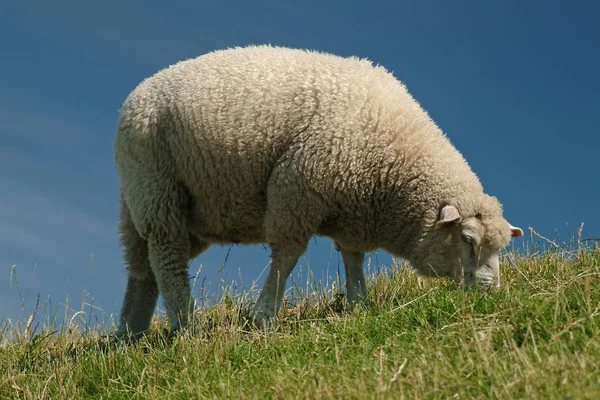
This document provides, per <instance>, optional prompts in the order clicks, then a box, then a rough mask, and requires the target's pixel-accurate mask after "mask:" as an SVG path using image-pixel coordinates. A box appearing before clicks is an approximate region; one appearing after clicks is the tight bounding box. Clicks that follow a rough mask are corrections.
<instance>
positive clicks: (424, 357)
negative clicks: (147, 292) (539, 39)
mask: <svg viewBox="0 0 600 400" xmlns="http://www.w3.org/2000/svg"><path fill="white" fill-rule="evenodd" d="M501 268H502V289H501V290H500V291H498V292H493V293H484V292H479V291H470V290H457V288H456V286H455V285H454V284H453V283H451V282H449V281H447V280H443V279H429V280H425V279H419V278H417V277H416V276H415V275H414V274H413V273H411V272H409V271H407V270H406V268H401V266H400V265H395V266H393V267H391V268H389V269H387V270H385V271H383V272H380V273H379V274H372V275H371V278H370V287H369V290H370V299H371V303H372V304H371V305H369V306H367V307H364V308H356V309H354V310H348V309H346V308H345V305H344V302H343V301H342V300H343V296H342V295H341V294H339V293H338V292H337V290H336V289H335V288H334V289H332V290H329V291H327V292H316V293H313V294H312V295H310V296H303V295H298V294H297V293H298V292H294V290H292V291H291V292H292V293H291V297H292V299H293V300H289V301H288V302H287V303H286V304H285V309H284V311H283V312H282V313H281V314H280V324H279V327H278V329H277V330H276V331H275V332H272V333H269V334H264V333H261V332H259V331H257V330H256V329H250V328H249V327H248V326H247V325H246V324H245V317H244V315H245V313H246V310H247V307H249V306H250V305H251V304H249V300H248V298H249V297H248V294H243V295H235V296H229V295H226V296H224V298H223V300H222V301H221V302H220V303H219V304H217V305H215V306H212V307H211V308H207V309H204V310H202V311H199V312H198V315H197V318H196V325H197V326H196V327H197V328H198V329H196V332H195V333H194V334H190V333H185V334H179V335H175V336H174V337H170V338H169V337H166V336H165V335H163V334H162V332H163V330H164V328H165V326H166V324H165V321H164V320H163V319H161V320H160V321H159V320H156V321H154V323H153V328H152V332H151V334H150V335H149V336H148V337H147V338H145V339H143V340H142V341H141V342H140V343H138V344H137V345H133V344H130V345H126V344H123V343H119V344H110V343H108V341H107V340H105V339H103V338H102V337H101V336H100V335H99V333H98V332H96V331H91V332H82V330H81V329H69V328H70V327H69V324H66V325H64V326H63V329H62V330H61V331H60V332H58V333H56V332H52V331H44V329H41V330H40V329H38V331H33V329H32V328H31V326H27V324H26V323H25V324H24V325H25V328H24V329H22V330H20V331H19V332H1V333H0V335H3V336H5V337H6V336H8V334H9V333H11V334H13V335H14V336H15V338H14V339H13V340H11V341H10V342H7V344H6V345H5V346H4V348H2V349H0V398H1V399H10V398H35V399H42V398H52V399H58V398H60V399H63V398H105V399H106V398H110V399H119V398H123V399H155V398H156V399H159V398H160V399H187V398H260V399H263V398H307V399H318V398H409V399H420V398H463V399H465V398H502V399H513V398H578V399H579V398H590V399H591V398H600V248H598V247H595V248H587V249H583V250H578V251H572V252H568V251H560V250H556V251H546V252H544V253H538V254H533V255H528V256H519V255H517V254H514V253H509V254H507V255H505V256H504V257H503V259H502V267H501ZM6 329H8V328H6ZM11 329H16V328H11Z"/></svg>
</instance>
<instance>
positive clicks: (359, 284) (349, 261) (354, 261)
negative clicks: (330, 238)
mask: <svg viewBox="0 0 600 400" xmlns="http://www.w3.org/2000/svg"><path fill="white" fill-rule="evenodd" d="M336 247H337V248H338V249H339V250H340V252H341V253H342V259H343V260H344V270H345V272H346V296H347V298H348V302H349V303H350V304H351V305H354V304H357V303H362V302H364V301H365V300H367V285H366V280H365V274H364V272H363V263H364V260H365V253H361V252H358V251H347V250H344V249H342V248H340V247H339V245H337V243H336Z"/></svg>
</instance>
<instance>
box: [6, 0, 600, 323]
mask: <svg viewBox="0 0 600 400" xmlns="http://www.w3.org/2000/svg"><path fill="white" fill-rule="evenodd" d="M598 15H600V3H599V2H594V1H573V2H569V1H550V0H541V1H531V0H529V1H516V0H500V1H491V0H488V1H475V0H473V1H452V2H449V1H442V0H439V1H410V0H409V1H368V2H367V1H360V2H359V1H356V2H355V1H349V0H345V1H325V0H320V1H308V0H303V1H297V2H291V1H244V2H242V1H202V2H200V1H196V2H193V1H183V0H181V1H177V0H172V1H168V2H166V1H148V0H145V1H141V0H138V1H134V0H130V1H116V0H103V1H75V0H72V1H68V0H61V1H42V0H38V1H33V0H20V1H12V2H4V3H3V5H2V8H1V11H0V58H1V60H2V61H0V321H2V320H5V321H6V318H15V317H16V316H18V313H19V310H20V308H21V302H20V300H19V299H20V295H19V293H18V291H17V288H16V286H17V285H16V284H15V281H14V275H13V274H11V270H12V267H13V265H16V272H17V278H18V283H19V285H18V286H19V288H20V290H21V291H22V295H23V296H25V298H26V307H27V310H28V311H30V310H31V309H32V307H33V306H34V304H35V298H36V296H37V295H38V293H39V295H40V301H41V302H42V303H46V302H48V298H50V301H51V304H52V310H59V311H60V310H61V303H64V302H65V300H66V299H67V297H70V298H72V302H73V306H74V307H75V308H77V309H78V308H79V304H80V297H81V295H82V293H84V291H85V293H88V295H87V301H90V302H93V303H94V304H95V305H96V306H97V307H99V308H100V309H102V310H103V312H105V313H106V314H111V313H114V312H115V311H118V309H119V307H120V303H121V297H122V295H123V292H124V288H125V282H126V275H125V270H124V266H123V263H122V261H121V250H120V248H119V246H118V237H117V234H116V226H117V213H118V198H119V195H118V181H117V178H116V174H115V170H114V165H113V152H112V141H113V137H114V132H115V127H116V122H117V118H118V110H119V108H120V106H121V104H122V102H123V101H124V99H125V97H126V96H127V94H128V93H129V92H130V91H131V90H132V89H134V88H135V86H136V85H137V84H138V83H139V82H140V81H141V80H142V79H144V78H146V77H148V76H150V75H152V74H153V73H155V72H156V71H158V70H160V69H162V68H164V67H166V66H168V65H170V64H173V63H175V62H177V61H179V60H182V59H186V58H192V57H195V56H198V55H200V54H203V53H206V52H209V51H211V50H215V49H222V48H226V47H232V46H241V45H246V44H262V43H270V44H274V45H283V46H290V47H301V48H310V49H317V50H322V51H327V52H332V53H335V54H339V55H342V56H349V55H357V56H360V57H366V58H369V59H371V60H372V61H373V62H375V63H378V64H382V65H384V66H386V67H387V68H388V69H389V70H390V71H392V72H393V73H394V74H395V76H396V77H398V78H399V79H400V80H402V81H404V82H405V83H406V84H407V86H408V88H409V90H410V91H411V93H412V94H413V95H414V96H415V97H416V98H417V99H418V100H419V102H420V103H421V104H422V105H423V106H424V108H425V109H426V110H427V111H428V112H429V113H430V115H431V116H432V117H433V118H434V119H435V121H436V122H437V123H438V125H439V126H440V127H441V128H442V129H443V130H444V131H445V132H446V133H447V134H448V136H449V137H450V139H451V140H452V142H453V143H454V144H455V146H456V147H457V148H458V149H459V150H460V151H461V152H462V153H463V154H464V155H465V157H466V159H467V160H468V162H469V163H470V165H471V166H472V168H473V170H474V171H475V172H476V173H477V174H478V175H479V177H480V179H481V181H482V183H483V185H484V188H485V190H486V191H487V192H488V193H490V194H492V195H495V196H497V197H498V198H499V199H500V201H501V202H502V203H503V204H504V209H505V216H506V217H507V218H508V219H509V221H510V222H511V223H512V224H513V225H518V226H520V227H521V228H523V229H524V230H525V231H526V235H527V234H528V227H533V228H534V229H535V230H536V231H538V232H540V233H541V234H543V235H545V236H548V237H551V238H555V237H556V234H555V230H557V231H558V233H559V234H560V236H561V238H563V239H564V238H565V237H567V236H568V229H571V231H576V230H577V228H578V227H579V225H580V224H581V223H582V222H583V223H585V227H584V236H586V237H598V236H600V211H599V210H600V201H599V200H598V199H599V198H600V186H599V185H598V183H599V178H598V176H599V162H598V158H599V157H600V137H599V135H598V133H599V132H598V116H599V115H600V75H599V72H598V71H600V51H599V48H600V22H599V21H600V20H599V18H598ZM523 240H524V239H517V241H515V245H516V246H518V247H520V246H522V245H523ZM228 249H229V248H228V247H213V248H212V249H210V250H209V251H208V252H206V253H205V254H203V255H202V256H201V257H200V258H198V259H196V260H195V261H194V262H193V264H192V267H191V269H190V272H191V273H192V274H194V273H196V271H197V270H198V268H199V267H200V265H202V269H201V271H200V273H199V279H200V280H203V279H205V286H206V287H207V288H208V289H209V291H212V292H214V291H216V289H217V287H218V285H219V282H220V280H223V281H225V282H230V281H231V280H234V279H235V280H238V281H239V279H240V278H241V279H242V281H243V285H246V286H249V285H250V284H251V283H252V281H253V280H254V279H256V278H257V277H258V275H259V273H260V272H261V271H262V270H263V269H264V267H265V266H266V265H267V263H268V261H269V257H268V252H267V251H266V250H265V249H264V248H263V247H260V246H255V247H240V246H236V247H233V248H232V249H231V252H230V254H229V257H228V258H227V262H226V263H225V268H224V269H223V270H222V268H221V266H222V264H223V263H224V261H225V259H226V256H227V252H228ZM330 252H331V242H330V241H328V240H325V239H318V240H316V241H313V242H311V245H310V248H309V251H308V252H307V254H306V257H305V259H303V260H301V264H302V268H303V270H304V271H305V272H306V265H307V264H310V268H311V270H312V271H313V273H314V275H315V276H316V278H317V279H320V278H321V277H324V276H325V275H326V273H327V269H326V267H327V265H328V260H329V257H330ZM92 254H93V260H92V261H91V262H90V259H91V255H92ZM389 261H390V257H389V255H386V254H383V253H380V254H379V257H378V258H377V260H376V259H375V258H374V259H373V262H374V263H376V262H379V263H384V264H385V263H388V264H389ZM338 262H339V257H338V256H337V254H336V252H333V254H332V256H331V261H330V262H329V274H330V275H333V274H334V273H335V272H336V271H337V268H338ZM304 276H306V274H304ZM263 277H264V274H263ZM261 282H262V280H260V281H259V283H261ZM195 295H196V296H199V294H198V291H195ZM161 305H162V303H161Z"/></svg>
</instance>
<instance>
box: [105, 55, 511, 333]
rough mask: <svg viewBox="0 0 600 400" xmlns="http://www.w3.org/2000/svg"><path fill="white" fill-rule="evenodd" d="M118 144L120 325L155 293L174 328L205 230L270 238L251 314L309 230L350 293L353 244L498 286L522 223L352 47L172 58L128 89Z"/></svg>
mask: <svg viewBox="0 0 600 400" xmlns="http://www.w3.org/2000/svg"><path fill="white" fill-rule="evenodd" d="M114 151H115V163H116V169H117V173H118V176H119V180H120V185H121V212H120V232H121V234H122V238H121V240H122V245H123V246H124V250H125V255H124V257H125V261H126V264H127V265H128V273H129V278H128V283H127V289H126V293H125V298H124V302H123V308H122V310H121V322H120V326H119V330H118V332H117V335H118V336H123V335H125V334H126V333H127V332H133V333H135V334H139V333H142V332H143V331H145V330H146V329H147V328H148V327H149V324H150V320H151V317H152V314H153V311H154V308H155V306H156V301H157V298H158V296H159V293H160V294H162V295H163V297H164V301H165V306H166V310H167V315H168V318H169V322H170V325H171V327H172V328H173V329H179V328H183V327H185V326H186V324H187V321H188V315H189V313H190V311H191V308H190V307H191V304H192V302H191V300H190V297H191V293H190V285H189V280H188V262H189V260H191V259H193V258H195V257H196V256H198V255H199V254H200V253H201V252H203V251H204V250H206V249H207V248H208V247H209V246H210V245H211V244H212V243H221V244H226V243H240V244H257V243H268V244H269V246H270V248H271V251H272V253H271V261H272V262H271V269H270V272H269V275H268V277H267V279H266V282H265V284H264V287H263V290H262V293H261V295H260V296H259V299H258V301H257V304H256V306H255V308H254V314H253V315H254V318H255V319H256V321H257V323H258V324H259V325H262V324H264V325H269V323H270V322H271V320H272V318H274V316H275V314H276V312H277V309H278V307H279V306H280V302H281V299H282V297H283V294H284V288H285V285H286V281H287V278H288V276H289V275H290V273H291V271H292V269H293V268H294V266H295V265H296V262H297V260H298V258H299V257H300V256H301V255H302V254H303V252H304V251H305V249H306V246H307V243H308V241H309V239H310V238H311V236H313V235H321V236H328V237H330V238H332V239H333V240H334V242H335V245H336V247H337V248H338V249H339V251H340V252H341V254H342V257H343V260H344V265H345V272H346V290H347V298H348V300H349V301H350V303H356V302H360V301H361V300H362V299H364V298H366V296H367V291H366V286H365V277H364V274H363V270H362V265H363V260H364V254H365V252H369V251H372V250H375V249H384V250H386V251H388V252H390V253H391V254H394V255H396V256H400V257H403V258H405V259H408V260H410V262H411V263H412V265H413V266H414V268H415V269H416V270H417V271H418V272H420V273H421V274H423V275H427V276H433V275H436V276H447V277H451V278H453V279H455V280H457V281H460V282H465V283H466V284H468V285H473V284H475V283H476V282H478V283H479V284H481V285H482V286H484V287H490V286H492V287H497V286H498V285H499V271H498V253H499V250H500V249H502V248H504V247H505V246H507V245H508V243H509V241H510V238H511V236H512V237H517V236H521V235H522V231H521V229H519V228H516V227H512V226H511V225H510V224H509V223H508V222H507V221H506V220H505V219H504V218H503V217H502V208H501V205H500V203H499V202H498V201H497V200H496V199H495V198H494V197H490V196H488V195H486V194H484V192H483V189H482V186H481V184H480V182H479V180H478V178H477V176H476V175H475V174H474V173H473V172H472V171H471V169H470V167H469V166H468V164H467V163H466V161H465V160H464V159H463V157H462V155H461V154H460V153H459V152H458V151H457V150H456V149H455V148H454V147H453V146H452V144H451V143H450V141H449V140H448V139H447V138H446V136H445V135H444V134H443V133H442V131H441V130H440V129H439V128H438V127H437V126H436V124H435V123H434V122H433V121H432V120H431V118H430V117H429V116H428V114H427V113H426V112H425V111H424V110H423V109H422V108H421V106H420V105H419V104H418V103H417V101H416V100H415V99H414V98H413V97H411V95H410V94H409V93H408V91H407V89H406V87H405V86H404V85H403V84H402V83H401V82H399V81H398V80H397V79H396V78H394V76H393V75H392V74H390V73H389V72H387V71H386V70H385V69H384V68H383V67H381V66H373V65H372V63H371V62H370V61H368V60H364V59H357V58H354V57H352V58H341V57H338V56H334V55H330V54H323V53H318V52H312V51H304V50H296V49H287V48H281V47H271V46H250V47H246V48H235V49H227V50H221V51H215V52H212V53H209V54H205V55H203V56H200V57H198V58H196V59H192V60H186V61H182V62H179V63H177V64H175V65H172V66H170V67H168V68H166V69H164V70H162V71H160V72H158V73H157V74H156V75H154V76H152V77H150V78H148V79H146V80H144V81H143V82H142V83H140V84H139V86H138V87H137V88H136V89H135V90H134V91H133V92H132V93H131V94H130V95H129V97H128V98H127V100H126V101H125V103H124V104H123V107H122V110H121V112H120V120H119V124H118V130H117V134H116V139H115V142H114Z"/></svg>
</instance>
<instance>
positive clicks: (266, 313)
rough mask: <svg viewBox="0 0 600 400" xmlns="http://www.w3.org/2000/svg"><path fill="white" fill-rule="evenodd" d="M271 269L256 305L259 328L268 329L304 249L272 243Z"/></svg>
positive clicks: (256, 320) (255, 318)
mask: <svg viewBox="0 0 600 400" xmlns="http://www.w3.org/2000/svg"><path fill="white" fill-rule="evenodd" d="M271 248H272V253H271V270H270V271H269V275H268V276H267V280H266V281H265V284H264V286H263V289H262V292H261V294H260V296H259V298H258V301H257V302H256V306H255V307H254V313H253V314H254V315H253V318H254V322H255V324H256V325H257V326H258V327H259V328H264V329H268V328H269V327H270V326H271V324H272V322H273V320H274V318H275V316H276V315H277V311H278V310H279V307H280V306H281V301H282V299H283V296H284V293H285V285H286V282H287V279H288V277H289V276H290V274H291V272H292V270H293V269H294V267H295V266H296V262H298V258H299V257H300V256H301V255H302V253H303V252H304V249H299V248H294V247H282V246H277V245H271Z"/></svg>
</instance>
